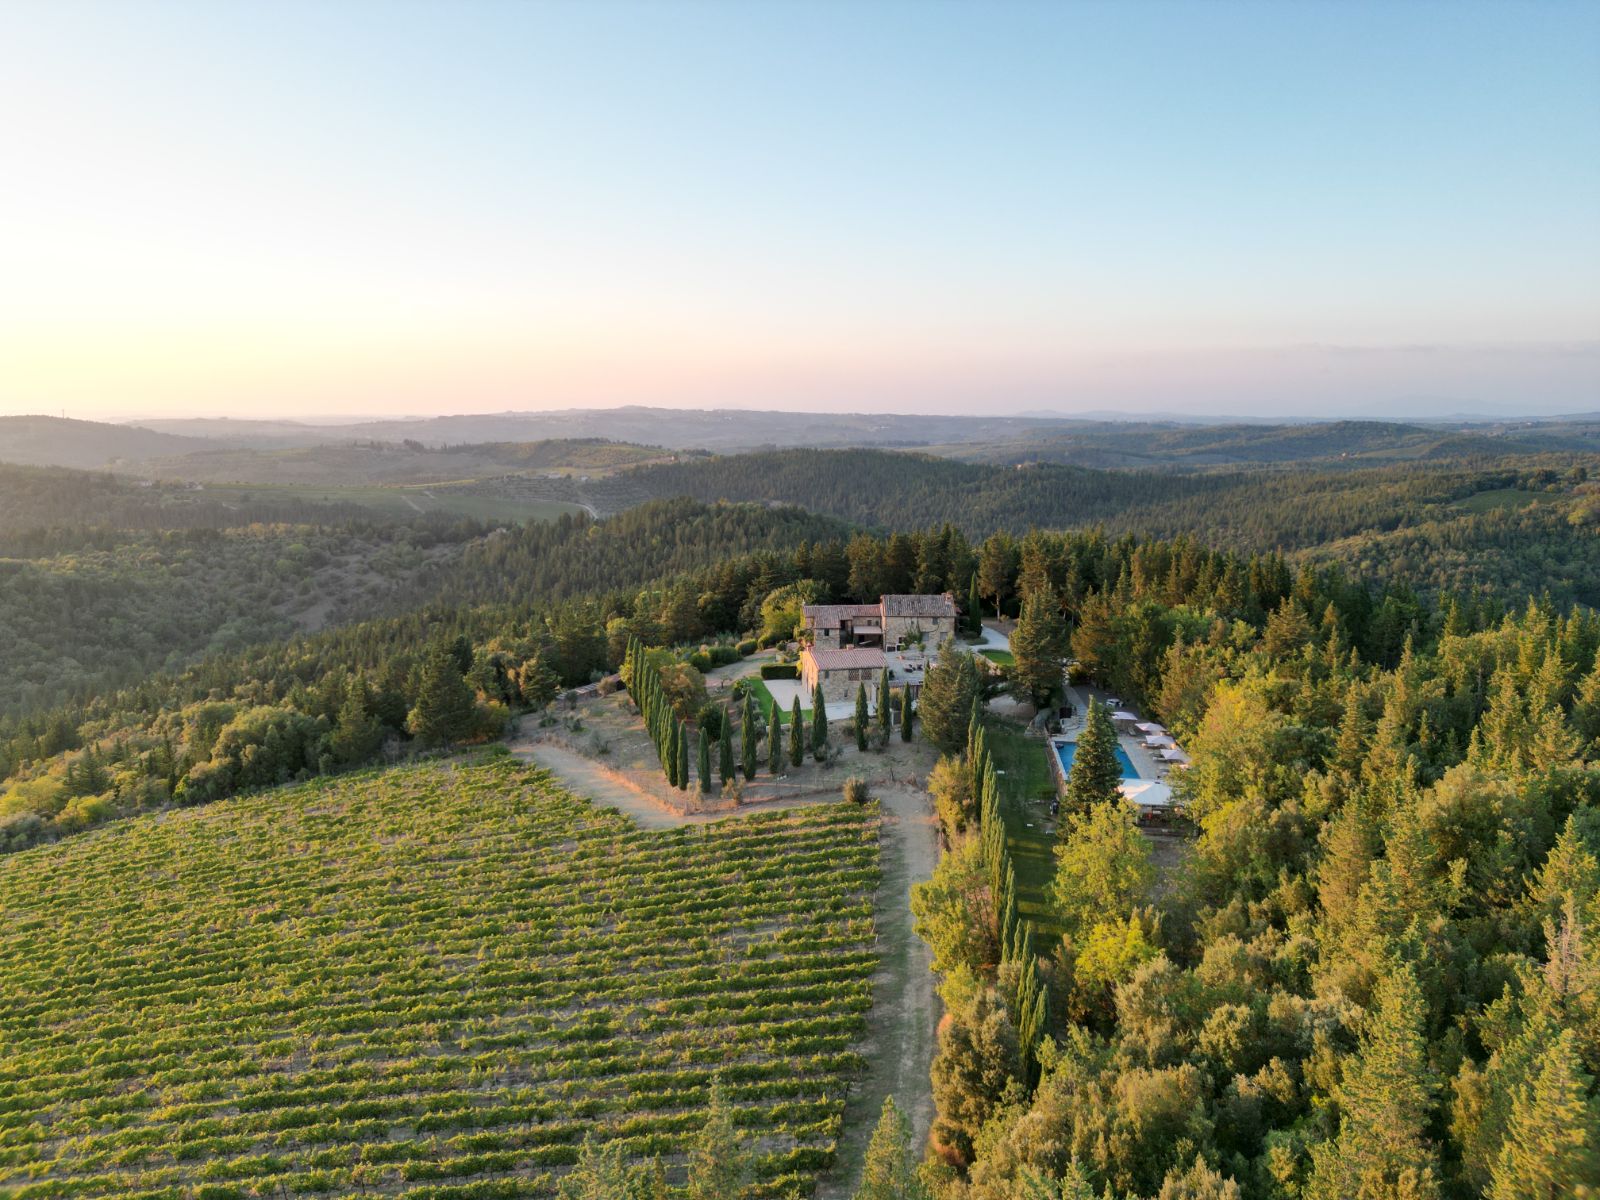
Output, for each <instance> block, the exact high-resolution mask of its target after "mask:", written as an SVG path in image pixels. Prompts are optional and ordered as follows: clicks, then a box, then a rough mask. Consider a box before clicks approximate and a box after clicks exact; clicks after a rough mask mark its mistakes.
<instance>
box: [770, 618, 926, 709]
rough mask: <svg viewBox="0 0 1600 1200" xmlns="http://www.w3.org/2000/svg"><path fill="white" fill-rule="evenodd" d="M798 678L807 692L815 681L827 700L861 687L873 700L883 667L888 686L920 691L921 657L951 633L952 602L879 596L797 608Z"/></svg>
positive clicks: (850, 694) (844, 698)
mask: <svg viewBox="0 0 1600 1200" xmlns="http://www.w3.org/2000/svg"><path fill="white" fill-rule="evenodd" d="M801 614H802V621H803V628H802V637H803V639H804V641H805V643H806V646H805V649H804V650H802V651H801V654H800V681H801V683H802V684H803V685H804V687H805V688H806V690H807V691H810V690H811V689H812V688H814V687H816V685H817V684H818V683H819V682H820V683H821V684H822V695H823V698H824V699H825V700H827V701H829V702H832V703H842V702H844V701H848V700H853V699H854V698H855V694H856V688H857V687H859V686H860V685H861V684H863V683H864V684H866V685H867V697H868V699H869V700H870V701H871V702H872V703H873V704H874V705H876V704H877V703H878V695H877V693H878V682H879V680H880V679H881V678H882V672H883V671H884V669H885V668H887V669H888V671H889V680H890V686H891V687H909V688H911V690H912V695H913V697H915V695H916V694H917V692H919V691H921V681H922V675H923V672H924V670H926V660H927V658H928V657H929V656H931V655H933V654H935V653H937V651H938V649H939V646H940V645H941V644H942V643H943V642H944V641H945V640H946V639H948V638H953V637H955V635H956V602H955V598H954V597H953V596H951V595H950V593H949V592H946V593H945V594H944V595H942V596H883V597H881V598H880V599H879V601H878V603H876V604H808V605H806V606H805V607H804V608H803V609H802V610H801Z"/></svg>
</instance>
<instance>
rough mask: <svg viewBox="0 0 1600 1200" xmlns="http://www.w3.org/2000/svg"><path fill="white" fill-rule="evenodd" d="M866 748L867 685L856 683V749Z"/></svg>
mask: <svg viewBox="0 0 1600 1200" xmlns="http://www.w3.org/2000/svg"><path fill="white" fill-rule="evenodd" d="M866 748H867V685H866V684H864V683H858V684H856V749H857V750H865V749H866Z"/></svg>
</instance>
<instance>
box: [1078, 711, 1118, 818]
mask: <svg viewBox="0 0 1600 1200" xmlns="http://www.w3.org/2000/svg"><path fill="white" fill-rule="evenodd" d="M1121 782H1122V765H1121V764H1120V763H1119V762H1118V761H1117V731H1116V729H1115V728H1113V727H1112V724H1111V716H1110V714H1109V713H1108V712H1107V711H1106V707H1105V705H1103V704H1101V703H1100V702H1099V701H1097V700H1091V701H1089V712H1088V717H1087V719H1086V721H1085V722H1084V728H1083V732H1082V733H1081V734H1080V735H1079V736H1078V744H1077V748H1076V750H1075V752H1074V753H1073V756H1072V766H1071V768H1070V769H1069V770H1068V771H1067V792H1066V799H1065V807H1066V809H1067V811H1068V812H1069V813H1085V812H1088V811H1089V810H1090V809H1091V808H1093V807H1094V806H1095V805H1097V804H1104V803H1106V802H1107V801H1112V800H1116V799H1117V797H1118V795H1119V792H1118V790H1117V789H1118V785H1119V784H1121Z"/></svg>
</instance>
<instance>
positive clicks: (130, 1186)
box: [0, 761, 878, 1200]
mask: <svg viewBox="0 0 1600 1200" xmlns="http://www.w3.org/2000/svg"><path fill="white" fill-rule="evenodd" d="M877 856H878V851H877V827H876V822H875V819H874V818H873V816H872V814H871V813H870V812H869V811H867V810H863V809H858V808H852V807H849V806H845V805H827V806H818V807H810V808H805V809H800V810H794V811H788V812H781V813H772V814H767V815H761V816H754V817H749V818H746V819H741V820H734V821H724V822H719V823H715V824H710V825H701V826H693V827H687V828H683V829H678V830H674V831H670V832H644V831H641V830H639V829H637V828H635V827H634V826H633V825H632V824H630V823H629V822H628V821H627V820H626V819H624V818H622V817H620V816H618V815H617V814H615V813H612V812H610V811H607V810H601V809H596V808H594V807H592V806H590V805H589V804H587V803H585V802H583V801H581V800H579V799H576V798H574V797H572V796H571V795H569V794H567V793H566V792H563V791H561V790H560V789H559V788H557V787H556V786H554V785H553V784H552V783H551V782H550V780H549V778H548V777H547V776H546V775H544V774H543V773H542V772H539V771H536V770H532V769H529V768H525V767H522V766H519V765H517V764H514V763H510V762H506V761H497V762H492V763H488V764H483V765H476V766H463V767H455V768H453V767H451V766H449V765H443V766H439V765H435V766H430V767H418V768H407V769H398V770H392V771H388V772H384V773H370V774H365V775H360V776H353V777H346V778H345V779H343V780H338V781H332V782H321V783H316V784H311V785H307V786H303V787H296V788H292V789H288V790H284V791H278V792H272V793H267V794H263V795H258V796H255V797H251V798H247V799H240V800H236V801H232V802H228V803H221V804H217V805H215V806H212V807H208V808H204V809H195V810H188V811H182V812H178V813H173V814H168V815H165V816H159V817H144V818H140V819H136V820H131V821H125V822H121V823H119V824H117V825H114V826H112V827H109V828H107V829H104V830H102V831H100V832H98V833H95V834H90V835H87V836H84V837H81V838H78V839H74V840H69V841H66V842H63V843H61V844H59V845H55V846H51V847H44V848H40V849H36V850H32V851H28V852H25V853H21V854H15V855H12V856H10V857H8V858H6V859H4V860H0V912H3V914H4V923H3V925H0V1196H6V1197H14V1198H15V1200H24V1198H27V1200H34V1198H42V1197H67V1196H71V1197H75V1198H85V1200H87V1198H89V1197H100V1196H106V1197H109V1196H116V1197H120V1198H130V1197H149V1198H151V1200H154V1198H155V1197H162V1198H171V1200H227V1198H233V1197H301V1196H334V1195H337V1196H348V1195H387V1196H403V1197H408V1198H410V1200H424V1198H427V1200H447V1198H448V1200H458V1198H459V1200H466V1198H468V1197H513V1196H552V1195H554V1194H555V1192H556V1189H557V1186H558V1181H559V1178H560V1176H561V1174H562V1172H563V1171H564V1170H565V1169H566V1168H567V1166H568V1165H569V1164H570V1163H572V1162H573V1161H574V1160H575V1159H576V1158H577V1156H578V1152H579V1148H580V1146H581V1145H582V1143H583V1141H584V1139H585V1138H586V1137H589V1136H591V1135H592V1136H594V1137H596V1138H598V1139H603V1140H612V1139H621V1140H622V1141H623V1144H624V1146H625V1148H626V1150H627V1152H628V1153H629V1154H631V1155H636V1156H647V1155H659V1156H661V1157H662V1159H663V1161H664V1162H665V1163H666V1164H667V1166H668V1172H669V1178H673V1177H677V1176H676V1173H675V1167H676V1165H677V1163H678V1162H679V1161H680V1160H679V1159H678V1157H677V1156H678V1155H680V1154H681V1153H682V1151H683V1149H684V1147H685V1145H686V1143H687V1139H688V1138H689V1137H690V1136H691V1135H692V1133H693V1132H694V1131H695V1130H696V1129H698V1127H699V1124H700V1121H701V1119H702V1118H703V1110H704V1105H705V1103H706V1097H707V1094H708V1092H709V1089H710V1085H711V1082H712V1080H713V1078H714V1077H719V1076H720V1079H721V1083H722V1087H723V1091H724V1093H725V1095H726V1096H727V1097H728V1098H729V1099H730V1100H731V1101H732V1103H733V1105H734V1106H735V1109H736V1113H737V1116H736V1120H737V1122H738V1124H739V1126H740V1127H741V1128H742V1130H743V1131H744V1137H745V1138H746V1139H747V1144H748V1145H749V1146H750V1148H751V1149H752V1150H753V1151H754V1152H755V1154H756V1158H757V1164H758V1166H757V1183H756V1185H755V1186H754V1187H753V1188H752V1189H751V1193H750V1194H751V1195H753V1196H754V1195H760V1196H790V1195H809V1194H810V1193H811V1191H812V1188H813V1185H814V1183H815V1181H816V1177H817V1176H818V1174H819V1173H820V1172H821V1171H823V1170H824V1169H826V1168H827V1167H828V1166H829V1165H830V1163H831V1161H832V1158H833V1154H834V1147H835V1141H836V1139H837V1137H838V1135H839V1131H840V1127H841V1120H842V1114H843V1109H844V1096H845V1093H846V1090H847V1087H848V1085H849V1082H850V1080H851V1078H852V1077H853V1075H854V1074H855V1073H856V1072H857V1071H858V1070H859V1069H860V1068H861V1066H862V1058H861V1054H860V1049H861V1047H860V1042H861V1039H862V1036H863V1031H864V1029H865V1014H866V1010H867V1008H868V1007H869V1004H870V1000H871V985H870V976H871V975H872V973H873V971H874V969H875V968H876V965H877V961H876V957H875V954H874V950H873V928H872V896H873V890H874V888H875V886H876V883H877V879H878V857H877Z"/></svg>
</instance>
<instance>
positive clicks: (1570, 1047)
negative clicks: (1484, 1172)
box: [1489, 1029, 1600, 1200]
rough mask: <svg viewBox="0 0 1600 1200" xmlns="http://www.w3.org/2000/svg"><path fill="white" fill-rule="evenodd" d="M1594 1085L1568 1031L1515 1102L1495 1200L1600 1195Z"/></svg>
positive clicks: (1495, 1179) (1599, 1116)
mask: <svg viewBox="0 0 1600 1200" xmlns="http://www.w3.org/2000/svg"><path fill="white" fill-rule="evenodd" d="M1590 1083H1591V1080H1590V1078H1589V1075H1588V1073H1587V1072H1585V1071H1584V1069H1583V1063H1582V1061H1581V1060H1580V1059H1579V1057H1578V1051H1577V1040H1576V1035H1575V1034H1574V1033H1573V1031H1572V1030H1570V1029H1564V1030H1562V1031H1561V1033H1560V1034H1559V1035H1558V1036H1557V1037H1556V1038H1555V1040H1554V1041H1552V1042H1551V1043H1550V1044H1549V1045H1548V1046H1546V1047H1545V1048H1544V1051H1543V1052H1542V1053H1541V1054H1540V1055H1539V1059H1538V1062H1537V1064H1536V1065H1535V1068H1534V1073H1533V1080H1532V1082H1531V1083H1530V1084H1528V1085H1527V1086H1524V1087H1522V1088H1520V1089H1518V1092H1517V1094H1516V1095H1515V1096H1514V1097H1513V1098H1512V1102H1511V1119H1510V1121H1509V1122H1508V1123H1507V1128H1506V1140H1505V1144H1504V1146H1503V1147H1502V1149H1501V1151H1500V1160H1499V1161H1498V1162H1497V1163H1495V1165H1494V1170H1493V1175H1492V1180H1491V1183H1490V1186H1489V1200H1553V1198H1554V1197H1557V1196H1563V1197H1565V1196H1580V1195H1582V1194H1583V1193H1582V1192H1580V1191H1579V1188H1580V1186H1583V1185H1587V1186H1588V1187H1589V1188H1590V1189H1591V1192H1590V1194H1592V1195H1600V1106H1597V1104H1596V1102H1595V1100H1593V1099H1592V1098H1591V1097H1590V1094H1589V1093H1590Z"/></svg>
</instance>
